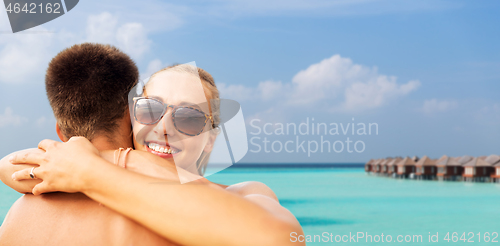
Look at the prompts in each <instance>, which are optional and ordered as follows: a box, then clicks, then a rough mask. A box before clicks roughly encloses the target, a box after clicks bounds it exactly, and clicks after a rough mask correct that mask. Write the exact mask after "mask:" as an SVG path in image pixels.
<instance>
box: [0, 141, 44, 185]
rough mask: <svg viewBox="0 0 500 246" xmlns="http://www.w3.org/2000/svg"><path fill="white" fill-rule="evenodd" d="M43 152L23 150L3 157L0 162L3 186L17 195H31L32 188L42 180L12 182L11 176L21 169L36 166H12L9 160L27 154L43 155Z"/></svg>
mask: <svg viewBox="0 0 500 246" xmlns="http://www.w3.org/2000/svg"><path fill="white" fill-rule="evenodd" d="M43 152H44V151H43V150H40V149H25V150H20V151H17V152H14V153H12V154H9V155H7V156H5V157H4V158H2V159H1V160H0V180H2V182H3V183H4V184H6V185H7V186H9V187H10V188H12V189H14V190H16V191H17V192H19V193H24V194H27V193H31V190H33V187H35V185H37V184H38V183H40V182H42V180H39V179H27V180H20V181H14V180H13V179H12V174H13V173H15V172H17V171H20V170H23V169H28V168H32V167H36V166H38V165H30V164H18V165H12V163H10V162H9V158H10V157H11V156H14V155H17V156H22V155H26V154H28V153H43Z"/></svg>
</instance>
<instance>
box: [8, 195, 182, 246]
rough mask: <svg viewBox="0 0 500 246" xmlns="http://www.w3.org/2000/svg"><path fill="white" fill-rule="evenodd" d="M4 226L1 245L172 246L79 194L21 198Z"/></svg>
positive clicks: (25, 196)
mask: <svg viewBox="0 0 500 246" xmlns="http://www.w3.org/2000/svg"><path fill="white" fill-rule="evenodd" d="M3 225H4V226H2V227H1V228H0V242H2V245H15V246H18V245H174V244H172V243H170V242H169V241H167V240H166V239H164V238H162V237H161V236H159V235H157V234H155V233H153V232H152V231H150V230H148V229H146V228H144V227H143V226H141V225H139V224H137V223H136V222H134V221H132V220H130V219H128V218H126V217H124V216H122V215H120V214H118V213H116V212H114V211H112V210H110V209H108V208H106V207H105V206H103V205H100V204H99V203H97V202H95V201H93V200H91V199H90V198H88V197H87V196H85V195H83V194H81V193H74V194H68V193H51V194H45V195H40V196H33V195H24V196H23V197H21V198H20V199H19V200H18V201H16V203H15V204H14V205H13V206H12V208H11V210H10V211H9V214H8V215H7V217H6V218H5V221H4V223H3ZM5 225H8V226H5Z"/></svg>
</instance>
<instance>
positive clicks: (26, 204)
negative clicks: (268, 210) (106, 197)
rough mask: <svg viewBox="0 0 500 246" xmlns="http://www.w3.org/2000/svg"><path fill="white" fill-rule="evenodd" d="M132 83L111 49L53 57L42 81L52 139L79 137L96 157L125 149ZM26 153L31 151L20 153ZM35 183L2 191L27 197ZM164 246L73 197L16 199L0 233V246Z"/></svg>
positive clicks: (76, 49)
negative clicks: (53, 125) (51, 116)
mask: <svg viewBox="0 0 500 246" xmlns="http://www.w3.org/2000/svg"><path fill="white" fill-rule="evenodd" d="M137 80H138V70H137V67H136V65H135V64H134V62H133V61H132V60H131V59H130V57H128V56H127V55H126V54H124V53H122V52H121V51H119V50H118V49H116V48H114V47H112V46H109V45H100V44H90V43H84V44H80V45H74V46H72V47H70V48H68V49H65V50H63V51H62V52H60V53H59V54H58V55H57V56H56V57H54V58H53V59H52V61H51V62H50V64H49V67H48V69H47V74H46V78H45V83H46V91H47V97H48V99H49V102H50V105H51V107H52V109H53V111H54V115H55V118H56V120H57V124H56V132H57V135H58V136H59V138H60V139H61V140H62V141H64V142H65V141H68V139H70V138H71V137H73V136H83V137H86V138H87V139H89V140H90V141H91V142H92V143H93V144H94V146H95V147H96V148H97V149H99V150H101V151H102V150H114V149H118V148H128V147H132V138H131V122H130V116H129V111H128V92H129V91H130V89H131V88H132V87H133V86H135V84H136V83H137ZM28 151H36V150H26V151H24V153H27V152H28ZM21 152H23V151H21ZM18 153H19V152H18ZM8 157H9V156H7V157H6V158H4V159H2V160H1V161H0V179H1V180H2V181H3V182H4V183H5V184H7V185H9V184H10V183H11V182H15V181H13V180H12V179H11V177H9V176H10V175H8V174H9V173H12V168H14V167H13V166H12V165H10V164H9V163H8ZM26 167H27V165H21V166H18V167H17V166H16V167H15V168H16V169H22V168H26ZM6 168H9V170H8V171H5V169H6ZM38 182H40V181H39V180H36V179H33V180H29V181H23V182H21V184H20V183H17V184H16V185H15V186H13V185H9V186H11V187H16V190H17V191H19V192H21V193H30V192H31V190H30V189H31V187H32V186H33V183H38ZM170 244H171V243H170V242H168V241H167V240H165V239H164V238H162V237H160V236H159V235H157V234H155V233H153V232H151V231H150V230H148V229H146V228H144V227H142V226H140V225H139V224H137V223H135V222H134V221H132V220H130V219H128V218H125V217H124V216H122V215H120V214H118V213H116V212H114V211H112V210H110V209H108V208H106V207H104V206H102V205H100V204H98V203H97V202H95V201H93V200H91V199H89V198H88V197H86V196H85V195H83V194H81V193H74V194H68V193H51V194H45V195H42V196H33V195H30V194H27V195H24V196H23V197H21V198H20V199H19V200H18V201H16V203H15V204H14V205H13V206H12V208H11V210H10V211H9V214H8V215H7V217H6V218H5V221H4V223H3V225H2V227H0V245H170Z"/></svg>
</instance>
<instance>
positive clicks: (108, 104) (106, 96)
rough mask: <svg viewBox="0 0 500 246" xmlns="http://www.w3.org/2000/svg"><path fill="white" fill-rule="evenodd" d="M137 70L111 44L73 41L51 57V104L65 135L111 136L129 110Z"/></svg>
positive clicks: (48, 77) (47, 83) (47, 85)
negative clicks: (129, 99) (75, 43)
mask: <svg viewBox="0 0 500 246" xmlns="http://www.w3.org/2000/svg"><path fill="white" fill-rule="evenodd" d="M138 78H139V71H138V69H137V66H136V65H135V63H134V61H132V59H130V57H129V56H128V55H126V54H125V53H123V52H121V51H120V50H118V49H117V48H115V47H113V46H111V45H103V44H93V43H83V44H77V45H73V46H71V47H70V48H67V49H65V50H63V51H61V52H60V53H59V54H57V56H56V57H54V58H53V59H52V61H51V62H50V64H49V68H48V69H47V74H46V76H45V88H46V90H47V97H48V99H49V102H50V106H51V107H52V110H53V111H54V115H55V117H56V119H57V123H58V124H59V128H60V129H61V132H62V133H63V134H64V135H65V136H66V137H68V138H70V137H73V136H83V137H86V138H88V139H89V140H92V139H93V138H94V137H95V135H96V134H106V135H107V136H112V135H113V133H114V132H115V131H116V129H117V128H118V121H119V120H120V119H122V118H123V117H124V116H125V113H126V112H127V110H128V93H129V91H130V90H131V89H132V88H133V87H134V86H135V85H136V84H137V81H138Z"/></svg>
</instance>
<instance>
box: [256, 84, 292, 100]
mask: <svg viewBox="0 0 500 246" xmlns="http://www.w3.org/2000/svg"><path fill="white" fill-rule="evenodd" d="M257 90H258V91H259V93H260V98H262V100H264V101H269V100H271V99H273V98H276V97H282V96H285V95H286V93H288V88H286V87H285V86H284V85H283V83H281V81H273V80H268V81H263V82H260V83H259V86H258V87H257Z"/></svg>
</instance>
